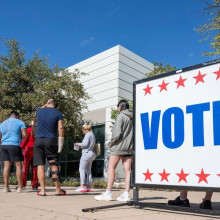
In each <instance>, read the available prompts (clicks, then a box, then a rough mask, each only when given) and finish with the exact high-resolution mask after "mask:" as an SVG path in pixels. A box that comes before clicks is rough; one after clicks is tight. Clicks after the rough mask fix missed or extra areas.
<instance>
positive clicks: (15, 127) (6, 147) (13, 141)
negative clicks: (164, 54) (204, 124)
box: [0, 111, 27, 192]
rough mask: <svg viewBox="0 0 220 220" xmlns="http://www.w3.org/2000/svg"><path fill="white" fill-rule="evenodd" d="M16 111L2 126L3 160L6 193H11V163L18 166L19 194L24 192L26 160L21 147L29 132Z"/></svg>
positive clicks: (0, 138)
mask: <svg viewBox="0 0 220 220" xmlns="http://www.w3.org/2000/svg"><path fill="white" fill-rule="evenodd" d="M18 118H19V114H18V113H17V112H16V111H12V112H11V113H10V116H9V119H7V120H5V121H4V122H2V124H1V125H0V144H1V160H2V161H4V172H3V176H4V183H5V189H4V192H11V190H10V189H9V181H8V180H9V173H10V168H11V163H12V162H14V163H15V165H16V176H17V180H18V188H17V192H22V188H23V185H22V161H23V160H24V157H23V154H22V150H21V147H20V143H21V140H22V139H24V138H26V136H27V131H26V126H25V124H24V122H23V121H21V120H19V119H18Z"/></svg>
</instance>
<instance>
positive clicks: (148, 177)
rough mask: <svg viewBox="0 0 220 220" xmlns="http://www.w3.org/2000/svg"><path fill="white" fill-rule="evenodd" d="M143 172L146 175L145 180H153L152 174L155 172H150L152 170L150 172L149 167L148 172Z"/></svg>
mask: <svg viewBox="0 0 220 220" xmlns="http://www.w3.org/2000/svg"><path fill="white" fill-rule="evenodd" d="M143 174H144V175H145V180H144V181H146V180H150V181H152V180H151V176H152V175H153V174H154V173H150V172H149V169H147V172H146V173H143Z"/></svg>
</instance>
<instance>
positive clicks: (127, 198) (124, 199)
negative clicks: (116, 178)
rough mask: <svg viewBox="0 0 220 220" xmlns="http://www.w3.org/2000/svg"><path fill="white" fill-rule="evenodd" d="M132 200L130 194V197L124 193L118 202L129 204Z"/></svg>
mask: <svg viewBox="0 0 220 220" xmlns="http://www.w3.org/2000/svg"><path fill="white" fill-rule="evenodd" d="M130 200H131V199H130V197H129V194H128V195H126V194H124V193H122V194H121V195H120V196H119V197H118V198H117V201H119V202H128V201H130Z"/></svg>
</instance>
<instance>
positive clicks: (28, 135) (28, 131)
mask: <svg viewBox="0 0 220 220" xmlns="http://www.w3.org/2000/svg"><path fill="white" fill-rule="evenodd" d="M30 133H31V132H30V130H27V137H26V138H25V139H24V141H23V142H21V149H22V150H24V148H25V147H26V145H27V143H28V140H29V137H30Z"/></svg>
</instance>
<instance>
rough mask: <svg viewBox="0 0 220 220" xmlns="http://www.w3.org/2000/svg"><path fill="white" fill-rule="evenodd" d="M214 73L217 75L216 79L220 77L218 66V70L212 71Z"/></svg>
mask: <svg viewBox="0 0 220 220" xmlns="http://www.w3.org/2000/svg"><path fill="white" fill-rule="evenodd" d="M214 74H216V75H217V78H216V80H218V79H220V67H219V70H218V71H217V72H214Z"/></svg>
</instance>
